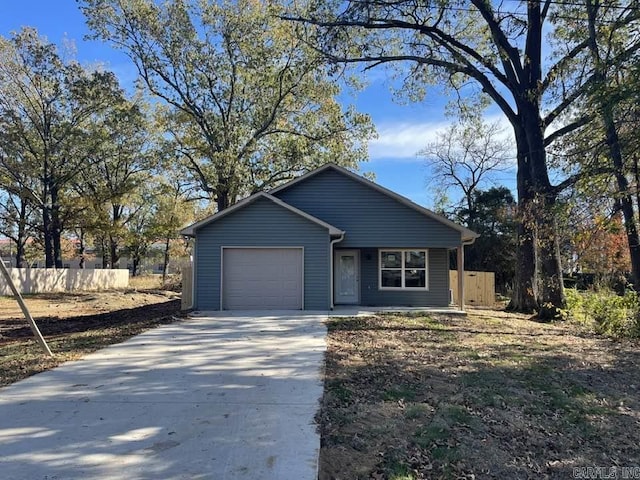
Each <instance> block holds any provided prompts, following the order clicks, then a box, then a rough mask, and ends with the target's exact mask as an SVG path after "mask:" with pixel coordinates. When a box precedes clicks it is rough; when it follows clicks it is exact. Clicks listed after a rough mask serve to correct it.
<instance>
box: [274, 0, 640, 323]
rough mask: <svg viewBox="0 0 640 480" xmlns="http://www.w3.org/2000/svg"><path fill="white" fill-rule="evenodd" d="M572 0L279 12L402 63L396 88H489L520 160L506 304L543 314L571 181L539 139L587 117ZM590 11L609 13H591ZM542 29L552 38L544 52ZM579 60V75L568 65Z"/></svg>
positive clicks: (355, 51)
mask: <svg viewBox="0 0 640 480" xmlns="http://www.w3.org/2000/svg"><path fill="white" fill-rule="evenodd" d="M577 3H578V4H579V3H580V2H577ZM575 4H576V2H566V3H565V2H557V1H553V0H526V1H522V2H503V3H495V2H490V1H487V0H469V1H465V2H460V1H441V2H423V3H416V2H413V1H410V0H400V1H395V0H394V1H391V0H389V1H388V0H382V1H369V0H365V1H359V0H358V1H356V0H354V1H347V2H339V1H337V0H324V1H321V2H315V3H314V4H313V8H309V9H308V10H307V11H304V10H303V11H302V12H294V13H292V14H291V15H288V17H287V18H289V19H291V20H297V21H298V22H303V24H306V25H310V26H311V33H312V34H313V35H314V36H313V37H312V41H313V43H314V44H315V45H316V46H317V47H318V48H319V49H321V50H322V51H324V52H325V53H326V54H327V55H329V56H330V57H331V58H332V59H333V60H334V61H337V62H346V63H353V62H358V63H361V62H366V63H368V64H369V67H371V66H377V65H382V64H389V63H394V64H396V65H402V67H403V68H402V69H401V73H402V77H403V78H404V79H405V80H406V81H405V82H404V85H403V91H404V92H405V96H407V97H409V98H411V99H415V100H417V99H420V98H422V96H423V94H424V92H425V89H426V88H427V87H428V86H429V85H433V84H441V85H447V86H449V87H450V88H452V89H453V90H454V91H455V92H457V93H458V94H459V95H460V96H465V97H467V98H468V97H471V98H473V97H474V96H475V98H476V99H480V101H479V102H478V103H479V104H482V100H481V99H482V98H488V99H490V100H491V101H492V102H493V103H494V104H495V105H496V106H498V107H499V108H500V110H501V111H502V113H503V114H504V115H505V117H506V119H507V120H508V121H509V123H510V124H511V126H512V128H513V133H514V137H515V146H516V151H517V166H518V170H517V186H518V205H519V213H520V222H519V227H518V234H519V240H518V257H517V269H516V272H517V281H516V285H515V289H514V295H513V297H512V301H511V307H512V308H515V309H518V310H522V311H534V310H540V309H542V314H543V315H555V314H556V313H557V312H558V310H557V308H558V307H562V306H563V305H564V291H563V283H562V269H561V265H560V254H559V238H558V235H557V232H558V228H557V218H556V213H557V199H558V193H559V192H560V191H561V190H562V189H563V188H564V187H565V186H566V185H568V184H570V183H571V182H573V181H575V179H573V178H567V179H565V180H563V181H562V182H560V183H558V184H553V183H552V181H551V179H550V175H549V168H548V161H547V147H548V146H550V145H551V144H553V142H555V141H556V140H557V139H559V138H561V137H562V136H563V135H565V134H567V133H569V132H572V131H574V130H576V129H579V128H581V127H583V126H584V125H586V124H588V123H589V122H590V121H591V120H592V118H593V117H592V116H591V115H590V114H585V115H582V114H580V113H578V114H575V113H576V112H575V110H574V109H573V107H575V106H577V105H578V104H579V103H580V101H581V100H583V99H585V98H586V97H587V95H588V94H589V92H590V89H591V85H592V82H593V81H594V71H593V69H592V68H591V65H592V63H591V61H590V59H589V58H588V51H589V41H588V37H586V36H583V37H581V38H576V39H575V40H573V39H571V40H567V38H566V37H563V36H562V35H561V34H562V33H563V32H562V31H561V30H558V29H557V28H556V27H557V26H558V25H559V24H560V23H561V22H562V21H564V17H567V16H568V17H571V16H572V15H574V14H573V13H572V11H571V9H570V7H572V6H573V5H575ZM629 5H630V6H629V9H628V11H629V13H633V14H629V15H627V16H626V18H625V22H626V23H627V24H628V25H636V24H637V16H638V14H639V12H640V9H638V8H637V2H629ZM631 5H635V7H632V6H631ZM305 7H306V6H305ZM309 12H310V13H309ZM567 12H568V13H567ZM582 12H584V10H583V11H582ZM573 18H574V21H575V22H579V21H580V18H576V17H575V15H574V16H573ZM582 18H584V16H583V17H582ZM595 21H596V22H597V23H598V24H601V23H606V22H607V19H606V18H603V17H602V16H600V15H598V16H597V18H596V20H595ZM562 25H563V26H564V25H566V24H564V23H563V24H562ZM545 32H549V37H550V38H552V39H554V38H555V39H558V41H555V42H552V45H553V49H552V51H551V52H549V54H548V55H547V54H546V53H545V48H546V45H548V43H547V42H546V40H545ZM636 38H637V35H636V36H635V37H634V41H632V42H629V44H628V48H625V49H622V50H621V51H620V54H619V55H616V56H615V57H614V58H611V59H609V60H608V65H609V66H610V67H611V68H617V67H619V66H620V65H621V64H622V63H624V61H625V59H627V60H628V58H629V53H630V52H633V51H634V49H635V48H636V47H635V43H637V42H636V41H635V39H636ZM585 60H586V62H585ZM580 65H582V68H583V71H584V72H585V75H582V76H579V75H576V74H575V73H576V71H577V69H578V68H580ZM538 265H539V266H540V269H538ZM538 272H540V273H541V275H540V276H539V275H538ZM549 307H551V308H549Z"/></svg>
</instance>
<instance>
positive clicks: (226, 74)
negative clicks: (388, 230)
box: [0, 1, 373, 274]
mask: <svg viewBox="0 0 640 480" xmlns="http://www.w3.org/2000/svg"><path fill="white" fill-rule="evenodd" d="M118 5H120V4H119V3H118V2H101V1H96V2H91V1H89V2H85V11H86V12H87V14H88V18H89V24H90V26H91V27H92V28H93V29H94V31H95V32H96V35H98V36H100V35H105V36H108V37H109V38H110V40H111V41H112V42H114V43H116V44H117V45H118V46H120V47H122V48H123V49H124V50H125V51H126V52H127V54H128V55H129V56H130V58H131V59H132V61H133V63H134V64H135V66H136V67H137V69H138V73H139V76H140V80H139V82H138V88H137V90H136V91H135V92H134V93H131V92H127V91H126V90H124V89H123V88H122V86H120V85H119V84H118V81H117V79H116V77H115V75H114V74H113V73H111V72H109V71H106V70H104V69H101V68H90V67H85V66H82V65H80V64H79V63H78V62H76V61H75V60H73V59H72V58H67V57H68V52H60V51H58V49H57V48H56V46H55V45H53V44H51V43H49V42H47V41H46V40H45V39H43V38H41V37H39V36H38V33H37V32H36V31H35V30H34V29H31V28H25V29H23V30H21V31H20V32H17V33H15V34H14V35H13V36H12V37H11V38H8V39H6V38H0V190H1V193H0V233H2V235H4V236H6V237H7V238H9V239H11V241H12V242H13V243H14V244H15V258H16V263H17V264H18V265H19V266H23V265H25V262H26V257H27V256H28V255H27V250H28V249H29V248H31V249H34V248H35V249H36V250H37V251H38V252H39V251H42V253H43V255H44V258H45V265H46V267H58V268H59V267H62V266H63V258H62V256H63V250H64V247H65V244H69V240H70V239H72V240H73V245H74V248H73V249H72V250H75V252H73V253H75V255H76V256H77V257H78V258H81V259H84V258H85V254H86V252H87V247H88V246H90V247H92V250H95V251H97V252H99V253H100V254H101V255H102V258H103V263H104V265H103V266H104V267H108V266H110V267H118V266H119V259H120V257H121V256H122V255H126V256H127V257H128V258H130V259H131V260H132V262H133V271H134V274H135V273H136V271H137V267H138V265H139V263H140V261H141V259H142V258H143V257H144V255H145V254H146V253H147V252H148V250H149V248H150V246H151V244H153V243H158V242H160V243H162V245H163V246H164V248H163V252H164V270H165V271H166V268H167V264H168V261H169V257H170V252H171V248H172V245H175V244H176V243H179V239H178V231H179V229H180V228H181V227H182V226H185V225H186V224H188V223H189V222H191V221H193V220H194V219H195V218H196V217H201V216H203V215H204V214H206V213H207V212H208V209H211V207H210V205H213V206H215V208H217V209H218V210H222V209H224V208H226V207H228V206H229V205H231V204H232V203H234V202H235V201H236V200H237V199H239V198H241V197H242V196H245V195H247V194H250V193H253V192H256V191H259V190H262V189H266V188H270V187H273V186H275V185H277V184H279V183H281V182H283V181H286V180H289V179H291V178H293V177H295V176H297V175H300V174H302V173H305V172H306V171H308V170H311V169H313V168H315V167H317V166H319V165H321V164H324V163H326V162H335V163H338V164H341V165H344V166H347V167H351V168H357V166H358V164H359V162H360V161H362V160H365V159H366V139H367V138H368V137H369V136H371V135H372V133H373V128H372V126H371V123H370V121H369V119H368V117H367V116H365V115H362V114H359V113H357V112H355V111H354V110H353V109H349V108H347V109H344V108H342V106H341V105H340V104H339V103H338V101H337V96H338V94H339V93H340V89H339V87H338V85H337V84H336V83H335V82H333V81H331V79H330V77H329V72H328V68H327V63H326V62H325V60H324V59H323V57H322V56H321V55H320V54H319V53H317V52H316V51H315V50H313V49H312V48H310V47H309V46H306V45H305V43H304V42H303V41H301V40H300V39H298V37H297V35H296V31H295V28H293V25H292V24H290V23H289V22H285V21H283V20H280V19H279V17H278V13H279V10H278V7H277V5H275V4H274V5H270V6H268V8H263V4H261V3H260V2H252V1H240V2H228V3H224V4H215V3H211V4H206V3H201V4H198V6H195V5H186V4H185V3H183V2H168V3H167V4H165V5H163V6H159V5H156V4H155V2H151V1H147V2H145V1H143V2H122V8H123V10H118V8H117V7H118ZM124 5H126V6H127V7H126V8H125V7H124ZM81 266H82V261H81Z"/></svg>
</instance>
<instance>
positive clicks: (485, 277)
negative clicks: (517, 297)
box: [449, 270, 496, 307]
mask: <svg viewBox="0 0 640 480" xmlns="http://www.w3.org/2000/svg"><path fill="white" fill-rule="evenodd" d="M449 288H451V291H452V292H453V295H452V296H453V302H454V303H456V302H457V301H458V271H457V270H450V271H449ZM464 303H465V304H466V305H477V306H482V307H492V306H493V305H494V304H495V303H496V274H495V273H494V272H464Z"/></svg>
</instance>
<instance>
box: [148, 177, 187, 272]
mask: <svg viewBox="0 0 640 480" xmlns="http://www.w3.org/2000/svg"><path fill="white" fill-rule="evenodd" d="M192 189H193V185H192V184H191V183H189V182H187V181H185V180H183V179H181V178H180V176H179V175H178V174H177V173H176V172H175V170H173V171H172V170H168V171H166V172H165V174H164V175H162V176H160V177H158V179H157V187H156V189H155V190H156V195H155V198H154V209H153V210H154V211H153V217H152V220H151V223H150V226H149V230H150V235H151V236H153V237H154V238H155V239H156V240H157V241H161V242H162V244H163V251H162V283H163V284H164V283H165V282H166V278H167V273H168V268H169V262H170V259H171V253H172V251H176V250H182V251H183V252H184V251H185V249H184V248H179V246H182V247H184V243H185V242H184V240H183V239H182V238H180V235H179V231H180V229H181V228H182V227H184V226H185V225H188V224H189V223H191V222H193V221H194V220H195V203H194V202H193V201H192V200H191V199H190V194H191V193H192Z"/></svg>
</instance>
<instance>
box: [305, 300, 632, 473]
mask: <svg viewBox="0 0 640 480" xmlns="http://www.w3.org/2000/svg"><path fill="white" fill-rule="evenodd" d="M638 346H639V345H638V343H637V342H635V343H634V342H631V341H618V342H616V341H612V340H609V339H606V338H603V337H597V336H594V335H592V334H588V333H587V332H584V331H580V330H579V329H578V327H576V326H575V325H570V324H551V325H549V324H540V323H535V322H533V321H530V320H528V319H527V317H525V316H522V315H514V314H506V313H504V312H499V311H491V310H472V311H471V312H470V314H469V316H468V317H453V316H430V317H428V316H424V315H416V316H400V315H384V316H379V317H368V318H350V319H349V318H343V319H331V320H330V322H329V340H328V352H327V364H326V384H325V395H324V399H323V406H322V410H321V412H320V413H319V415H318V421H319V423H320V428H321V434H322V446H321V452H320V477H319V478H320V479H321V480H329V479H335V480H338V479H340V480H345V479H376V480H381V479H389V480H415V479H439V478H454V479H489V478H491V479H493V478H495V479H533V478H536V479H542V478H551V479H556V478H557V479H560V478H562V479H567V478H596V477H593V474H594V472H596V471H595V470H590V471H588V470H585V469H586V467H601V468H603V469H606V470H599V471H600V472H601V474H605V475H611V474H612V473H613V474H617V475H618V476H608V477H604V476H601V477H598V478H640V469H639V468H638V467H639V466H640V444H639V442H640V349H638ZM625 467H635V470H634V469H633V468H632V469H631V470H623V469H624V468H625ZM574 469H577V470H574ZM616 469H617V470H616ZM589 472H591V473H589ZM625 472H626V473H627V474H634V475H636V476H626V477H624V476H623V475H624V474H625ZM583 474H584V475H591V476H584V475H583ZM581 475H582V476H581Z"/></svg>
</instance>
